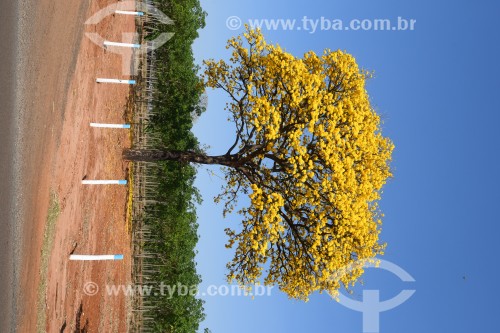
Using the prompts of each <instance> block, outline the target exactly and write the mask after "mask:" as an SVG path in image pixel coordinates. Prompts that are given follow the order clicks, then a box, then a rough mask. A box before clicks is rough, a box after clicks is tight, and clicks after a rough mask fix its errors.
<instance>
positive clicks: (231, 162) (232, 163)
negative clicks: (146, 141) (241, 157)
mask: <svg viewBox="0 0 500 333" xmlns="http://www.w3.org/2000/svg"><path fill="white" fill-rule="evenodd" d="M123 158H124V159H125V160H128V161H135V162H158V161H178V162H183V163H200V164H219V165H225V166H229V167H236V166H237V165H238V163H237V162H238V161H237V159H236V158H235V156H234V155H220V156H207V155H205V154H201V153H196V152H192V151H179V150H155V149H125V150H124V151H123Z"/></svg>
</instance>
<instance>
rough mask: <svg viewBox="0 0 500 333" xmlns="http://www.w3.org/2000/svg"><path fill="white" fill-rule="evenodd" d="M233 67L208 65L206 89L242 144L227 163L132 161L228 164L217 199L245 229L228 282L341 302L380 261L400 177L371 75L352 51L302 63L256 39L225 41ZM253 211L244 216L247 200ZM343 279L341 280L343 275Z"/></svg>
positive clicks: (136, 154) (166, 155) (167, 155)
mask: <svg viewBox="0 0 500 333" xmlns="http://www.w3.org/2000/svg"><path fill="white" fill-rule="evenodd" d="M228 48H229V49H232V56H231V58H230V60H229V62H226V61H224V60H219V61H215V60H208V61H205V66H206V67H205V72H204V76H203V80H204V84H205V86H206V87H209V88H216V89H222V90H224V91H225V92H226V93H227V94H228V96H229V97H228V98H229V102H228V103H227V107H226V109H227V111H228V112H229V114H230V119H231V121H232V123H233V124H234V125H235V129H236V130H235V139H234V142H232V144H231V146H230V147H228V150H227V152H226V153H225V154H223V155H219V156H207V155H206V154H205V153H203V152H199V151H174V150H155V151H137V150H129V151H126V152H125V157H126V158H128V159H131V160H148V161H154V160H177V161H183V162H194V163H206V164H220V165H222V166H225V168H224V171H225V178H226V187H225V188H224V190H223V192H222V193H221V195H219V196H218V197H217V198H216V201H223V202H225V210H224V212H225V214H226V213H228V212H231V211H233V209H235V207H237V209H238V212H239V213H240V214H241V216H242V221H241V226H240V227H236V228H233V229H226V233H227V234H228V236H229V241H228V244H227V245H226V246H227V247H228V248H233V247H234V248H235V255H234V258H233V259H232V261H231V262H229V263H228V265H227V267H228V269H229V272H228V279H229V280H230V281H231V280H235V281H236V282H237V283H239V284H241V285H245V286H250V285H252V284H254V283H257V282H258V281H260V279H261V278H262V277H264V283H265V284H272V285H278V286H279V288H280V289H281V290H282V291H284V292H285V293H287V294H288V295H289V296H290V297H291V298H298V299H304V300H307V298H308V296H309V295H310V294H311V293H312V292H314V291H327V292H329V293H330V294H331V295H334V296H335V295H337V293H338V289H339V288H340V287H341V286H342V285H343V286H345V287H348V286H349V285H351V284H354V283H355V282H356V281H357V280H358V278H359V277H360V276H361V275H362V273H363V268H362V264H357V263H360V260H362V259H371V258H374V257H375V256H376V255H377V254H382V253H383V250H384V246H385V245H384V244H383V243H381V242H380V241H379V233H380V228H381V216H382V214H381V213H380V211H379V208H378V205H377V202H378V200H379V199H380V194H381V188H382V186H383V185H384V184H385V182H386V180H387V178H389V177H391V170H390V166H389V163H390V160H391V154H392V150H393V147H394V146H393V144H392V142H391V141H390V140H389V139H388V138H386V137H384V136H383V135H382V133H381V121H380V117H379V116H378V115H377V113H376V112H375V111H374V109H373V107H372V106H371V104H370V100H369V97H368V94H367V91H366V89H365V82H366V80H367V78H369V77H370V73H369V72H367V71H364V70H361V69H360V68H359V66H358V64H357V63H356V60H355V59H354V57H353V56H351V55H350V54H347V53H345V52H342V51H331V50H328V49H327V50H325V51H324V52H323V54H321V55H317V54H315V53H314V52H312V51H310V52H307V53H306V54H305V55H304V56H303V58H299V57H295V56H294V55H292V54H290V53H288V52H286V51H285V50H283V49H282V48H281V47H280V46H278V45H273V44H269V43H267V42H266V41H265V40H264V38H263V36H262V34H261V32H260V31H258V30H248V29H247V31H246V32H245V33H244V34H243V36H237V37H234V38H232V39H230V40H229V41H228ZM240 194H247V195H248V197H249V202H250V204H249V206H248V207H243V208H240V207H239V205H238V204H237V200H238V196H239V195H240ZM348 266H349V267H351V269H349V270H346V271H345V273H344V274H342V275H341V276H340V277H339V278H334V276H338V272H339V271H341V270H342V269H345V268H346V267H348Z"/></svg>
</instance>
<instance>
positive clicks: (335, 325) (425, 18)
mask: <svg viewBox="0 0 500 333" xmlns="http://www.w3.org/2000/svg"><path fill="white" fill-rule="evenodd" d="M202 6H203V7H204V9H205V10H206V11H207V12H208V17H207V26H206V28H205V29H204V30H203V31H201V32H200V38H199V39H198V40H197V42H196V43H195V46H194V51H195V56H196V58H197V60H198V61H200V62H201V60H202V59H206V58H215V59H219V58H224V59H227V58H228V55H229V53H228V51H227V50H226V49H225V43H226V40H227V39H228V38H229V37H231V36H232V35H234V34H237V33H241V32H242V29H239V30H235V31H232V30H230V29H228V28H227V27H226V20H227V18H228V17H229V16H238V17H240V18H241V19H242V21H243V22H247V20H248V19H266V18H267V19H272V18H285V19H287V18H288V19H296V20H301V19H302V18H303V17H304V16H308V17H309V18H315V19H319V18H321V16H323V17H325V18H330V19H342V20H344V22H348V21H349V20H351V19H374V18H388V19H391V20H397V17H398V16H401V17H404V18H406V19H416V20H417V22H416V25H415V30H414V31H316V32H315V33H314V34H311V33H309V32H307V31H304V30H301V31H298V30H294V31H283V30H277V31H267V30H264V34H265V36H266V39H267V40H268V41H272V42H275V43H279V44H280V45H281V46H282V47H284V48H285V49H286V50H287V51H289V52H291V53H293V54H295V55H296V56H302V55H303V53H305V52H306V51H309V50H314V51H316V52H322V50H323V49H325V48H330V49H343V50H346V51H348V52H349V53H351V54H353V55H354V56H355V57H356V59H357V61H358V63H359V64H360V65H361V66H362V67H364V68H366V69H370V70H374V71H375V78H374V79H372V80H371V81H370V82H369V84H368V92H369V94H370V96H371V98H372V102H373V105H374V106H375V107H376V109H377V110H378V112H379V113H380V114H381V115H382V118H383V120H384V127H383V129H384V133H385V135H387V136H389V137H390V138H391V139H392V140H393V141H394V143H395V145H396V150H395V152H394V155H393V157H394V162H393V167H394V175H395V177H394V179H392V180H390V182H389V183H388V184H387V186H386V187H385V188H384V195H383V200H382V202H381V206H382V209H383V211H384V213H385V215H386V216H385V220H384V224H383V232H382V236H381V237H382V239H383V240H384V241H386V242H387V243H388V248H387V251H386V255H385V256H384V257H383V259H386V260H389V261H391V262H393V263H395V264H397V265H399V266H400V267H401V268H403V269H404V270H406V271H407V272H408V273H409V274H411V275H412V276H413V277H414V279H415V280H416V281H415V282H413V283H408V282H402V281H400V280H399V278H398V277H396V276H395V275H393V274H391V273H389V272H386V271H382V270H375V269H369V270H368V271H367V274H366V275H365V277H364V281H365V285H364V286H361V287H360V288H357V289H356V290H355V294H354V295H353V296H352V297H353V298H354V299H361V298H362V291H363V289H378V290H380V294H381V299H382V300H386V299H390V298H392V297H394V296H396V295H397V294H398V293H399V292H400V291H401V290H402V289H415V290H416V292H415V294H414V295H413V297H411V298H410V299H409V300H408V301H407V302H405V303H404V304H402V305H400V306H399V307H397V308H394V309H392V310H390V311H387V312H383V313H382V314H381V315H380V332H384V333H385V332H387V333H389V332H419V333H420V332H494V331H498V328H497V323H496V321H495V319H496V317H497V312H498V311H495V310H494V309H495V308H497V309H498V305H497V304H496V299H497V298H498V297H499V296H500V293H499V292H498V290H497V283H496V280H495V278H496V277H497V275H498V274H497V272H498V271H499V270H498V268H497V263H496V261H497V255H498V253H499V251H498V250H497V248H496V246H495V245H496V243H498V238H499V234H500V227H499V224H500V219H499V218H498V216H499V213H498V210H497V207H498V206H499V205H498V199H499V197H500V196H499V195H498V189H499V185H500V182H499V176H498V171H499V170H500V168H499V167H500V165H499V164H500V162H499V161H500V159H499V157H498V152H499V149H498V144H499V141H500V140H499V139H498V133H499V131H498V127H499V121H500V115H499V111H500V105H499V104H500V102H499V98H498V96H499V95H500V93H499V91H498V90H499V89H498V88H500V84H499V83H498V80H499V77H500V75H499V74H500V66H499V65H498V59H500V54H499V53H500V52H499V50H500V48H499V46H498V32H499V29H498V26H497V24H498V23H497V22H500V18H499V16H500V3H498V2H495V1H476V2H474V3H472V2H470V1H441V2H436V1H429V0H421V1H401V0H399V1H390V0H351V1H318V0H309V1H307V2H302V1H301V2H299V1H269V0H267V1H262V0H254V1H251V2H250V1H229V0H218V1H213V0H212V1H209V0H205V1H202ZM226 101H227V99H226V96H225V95H223V94H222V93H220V92H218V91H210V92H209V107H208V110H207V112H206V113H205V114H204V115H203V116H202V117H201V118H200V119H199V121H198V123H197V124H196V126H195V128H194V131H195V134H196V135H197V136H198V137H199V140H200V142H201V143H204V144H208V145H210V147H211V148H210V149H209V152H210V153H212V154H219V153H223V152H225V150H227V147H228V142H230V141H231V140H232V138H233V134H234V132H233V131H234V128H233V126H232V124H230V123H228V122H227V121H226V117H227V114H226V113H225V111H224V110H223V107H224V103H225V102H226ZM207 170H209V168H206V167H200V168H199V172H198V178H197V182H196V185H197V187H198V188H199V189H200V191H201V193H202V195H203V197H204V203H203V204H202V205H201V206H200V207H199V208H198V215H199V224H200V228H199V234H200V236H201V239H200V242H199V244H198V251H199V254H198V257H197V258H198V260H197V261H198V268H199V272H200V274H202V277H203V280H204V282H203V285H202V287H201V290H203V288H205V287H206V286H208V285H212V284H215V285H220V284H224V283H225V280H224V275H225V273H226V268H225V264H226V262H228V261H229V260H230V259H231V257H232V250H227V249H225V247H224V244H225V242H226V236H225V234H224V228H226V227H227V226H234V225H237V224H238V222H239V221H238V216H237V215H234V216H230V217H228V218H226V219H223V218H222V212H221V210H222V207H221V205H219V206H217V205H215V204H214V203H213V200H212V198H213V197H214V196H215V195H216V194H218V193H219V190H220V187H221V185H222V181H221V179H219V178H218V177H217V176H213V175H212V176H211V175H209V173H208V172H207ZM210 170H214V172H215V173H216V174H220V172H219V171H218V169H217V168H212V169H210ZM464 277H465V279H464ZM204 299H205V300H206V304H205V309H206V313H207V319H206V321H205V322H204V323H203V327H209V328H210V329H211V330H212V331H213V332H214V333H216V332H217V333H222V332H228V333H229V332H231V333H232V332H316V331H321V332H342V333H356V332H362V331H363V327H362V314H361V313H360V312H356V311H353V310H350V309H347V308H345V307H343V306H342V305H340V304H338V303H336V302H335V301H333V300H332V299H330V298H329V297H328V295H314V296H313V297H312V298H311V300H310V301H309V302H308V303H303V302H299V301H292V300H289V299H287V297H286V295H284V294H282V293H280V292H279V291H278V290H277V289H276V290H273V291H272V295H271V296H269V297H256V298H255V299H254V300H252V299H251V298H248V297H229V296H226V297H222V296H218V297H205V298H204Z"/></svg>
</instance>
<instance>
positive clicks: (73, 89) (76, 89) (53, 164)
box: [18, 0, 135, 332]
mask: <svg viewBox="0 0 500 333" xmlns="http://www.w3.org/2000/svg"><path fill="white" fill-rule="evenodd" d="M111 3H116V1H113V0H93V1H91V2H90V3H89V5H88V8H86V9H85V11H86V13H85V16H84V17H83V21H82V17H80V18H79V19H78V20H76V21H75V20H74V19H75V17H73V19H72V17H71V15H74V14H75V13H76V12H77V11H78V8H80V7H79V6H80V4H78V1H77V2H75V1H68V3H67V4H64V5H62V6H67V8H66V10H65V9H64V8H59V9H56V10H55V12H53V15H54V16H55V17H54V21H53V23H47V25H46V26H47V27H48V28H47V30H48V31H47V34H48V36H47V38H51V36H52V35H51V34H53V33H54V34H57V33H59V35H62V36H63V37H64V36H65V35H67V34H69V32H65V27H64V25H65V24H83V22H84V21H85V20H86V18H88V17H90V16H92V15H93V14H94V13H95V12H97V11H99V10H100V9H101V8H104V7H106V6H107V5H109V4H111ZM44 4H45V5H44ZM40 6H41V8H42V9H41V10H46V11H50V10H52V11H53V10H54V8H53V7H51V5H50V3H49V2H47V1H45V0H43V3H42V4H41V5H40ZM43 6H46V7H43ZM65 15H67V16H68V17H65ZM58 17H59V18H60V20H58ZM70 22H71V23H70ZM54 25H55V27H54ZM71 29H73V28H71ZM71 29H70V28H68V30H71ZM134 30H135V22H134V18H133V17H132V16H119V15H116V16H109V17H107V18H105V19H104V20H102V21H101V22H100V23H99V24H98V25H90V26H85V27H84V28H81V30H80V32H81V33H83V32H84V31H89V32H97V33H98V34H100V35H101V36H102V37H104V38H105V39H108V40H112V41H122V40H123V36H122V33H124V32H129V33H131V32H134ZM72 33H74V32H72ZM80 37H81V36H80ZM69 46H70V45H69ZM77 47H78V48H79V49H78V52H77V54H76V55H75V60H76V63H75V64H74V72H73V73H67V75H71V76H70V80H69V81H68V84H67V86H66V87H64V86H63V85H61V84H60V83H58V82H59V81H61V80H62V79H61V78H60V77H59V76H60V75H61V72H58V71H56V69H57V66H58V65H60V66H63V68H66V67H64V66H66V63H65V62H62V63H61V64H59V63H58V62H57V56H56V50H52V52H53V53H54V54H53V57H52V58H51V54H50V53H49V54H47V55H46V56H45V58H44V59H43V61H42V65H43V63H45V65H47V67H45V68H43V66H42V68H41V69H40V72H39V73H38V79H39V80H40V81H41V80H43V82H45V83H46V89H47V90H46V91H45V92H44V96H43V97H44V98H42V99H40V103H41V105H45V107H47V106H49V110H48V111H47V112H45V115H44V117H41V116H39V117H41V118H43V119H40V122H41V124H45V126H43V127H42V126H40V127H42V128H41V129H40V133H38V134H37V136H38V138H39V139H43V140H44V141H43V142H44V148H43V152H42V153H40V154H41V155H43V156H40V157H39V158H38V160H37V159H36V158H34V160H35V161H37V163H40V167H39V168H37V172H38V174H37V179H38V181H37V182H36V183H34V184H32V185H33V187H34V192H33V193H32V194H31V196H32V198H33V200H34V201H33V206H34V208H33V211H32V215H31V217H32V220H33V222H32V223H31V224H30V227H29V228H30V229H31V230H28V231H25V245H24V253H26V252H28V253H29V254H31V256H29V257H28V256H26V255H24V258H28V259H26V261H25V262H24V263H23V266H22V267H21V269H22V272H21V276H22V277H23V278H22V280H21V281H20V283H21V304H20V311H19V312H20V318H19V326H18V330H19V331H20V332H36V331H37V328H36V327H37V317H38V322H39V323H43V321H40V318H41V317H40V316H42V317H43V314H45V316H46V320H45V331H47V332H75V331H77V332H80V330H82V329H83V328H84V327H85V328H86V331H85V332H126V331H127V313H128V311H129V306H128V304H127V298H126V296H125V295H123V294H121V295H118V296H112V295H108V294H107V293H106V288H105V286H106V285H126V284H128V283H130V276H131V268H130V235H129V233H128V230H127V226H126V203H127V198H126V195H127V187H126V186H123V185H106V186H97V185H82V184H81V180H82V179H83V178H84V177H86V179H127V168H128V164H127V163H125V162H123V161H122V158H121V153H122V149H123V148H125V147H129V145H130V138H129V132H128V130H126V129H99V128H91V127H90V126H89V123H90V122H102V123H124V122H125V116H124V114H125V110H126V107H127V98H128V96H129V89H130V87H129V86H128V85H118V84H116V85H114V84H97V83H96V82H95V79H96V78H97V77H112V78H123V79H128V77H126V76H123V75H122V56H121V55H117V54H113V53H111V52H110V51H105V50H103V49H102V48H101V47H99V46H97V45H95V44H93V43H92V42H91V41H90V40H89V39H88V38H85V37H83V38H81V44H80V45H77ZM127 59H128V61H130V59H131V54H130V57H128V58H127ZM67 67H68V68H69V67H70V66H69V65H68V66H67ZM63 74H64V72H63ZM64 79H66V78H64ZM52 82H53V83H54V84H53V85H52V84H51V83H52ZM61 90H62V91H64V93H65V96H64V97H62V96H61V95H58V93H60V92H61ZM34 94H35V93H34ZM51 101H52V103H50V102H51ZM50 104H52V108H51V110H50ZM59 108H60V109H62V110H61V111H63V112H58V109H59ZM60 114H63V115H64V117H63V118H59V116H60ZM58 118H59V119H58ZM50 193H53V194H54V195H55V196H56V199H57V202H58V203H59V206H60V213H59V215H58V218H57V220H56V222H55V229H54V232H53V234H49V237H48V238H49V241H52V246H49V250H50V252H49V253H50V254H49V255H48V257H47V258H46V259H48V265H47V266H46V267H43V263H44V259H43V255H42V258H41V256H40V253H41V250H42V248H43V247H44V246H47V240H45V241H44V235H43V233H44V229H45V225H46V222H47V212H48V209H49V199H50ZM72 251H74V253H75V254H123V255H124V260H122V261H115V262H113V261H108V262H76V261H72V262H70V261H69V255H70V252H72ZM46 262H47V260H46ZM44 272H46V273H47V274H46V275H45V274H44ZM44 275H45V276H44ZM45 279H46V280H45ZM45 282H46V288H45V289H42V294H41V295H42V296H43V297H42V299H41V303H40V304H39V305H40V307H39V310H38V311H37V306H36V305H35V304H36V301H37V298H38V297H39V296H38V294H39V290H38V286H39V284H40V283H42V285H43V283H45ZM90 282H93V283H95V285H97V287H98V288H100V290H99V291H98V292H97V293H96V295H94V296H89V295H86V294H85V289H84V287H85V285H86V284H87V283H90ZM87 288H88V287H87ZM90 289H91V288H89V289H87V290H89V291H90ZM43 291H45V293H43ZM92 291H93V290H92ZM37 312H38V313H37ZM39 329H42V330H43V328H41V327H39Z"/></svg>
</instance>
